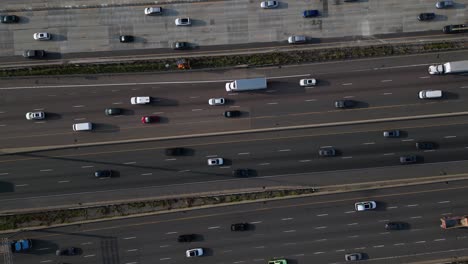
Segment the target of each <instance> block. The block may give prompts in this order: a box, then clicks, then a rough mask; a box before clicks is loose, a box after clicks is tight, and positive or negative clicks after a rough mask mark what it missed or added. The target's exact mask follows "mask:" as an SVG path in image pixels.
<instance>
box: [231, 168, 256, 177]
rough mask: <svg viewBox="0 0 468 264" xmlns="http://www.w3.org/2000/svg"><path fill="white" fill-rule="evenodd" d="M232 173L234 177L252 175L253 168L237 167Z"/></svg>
mask: <svg viewBox="0 0 468 264" xmlns="http://www.w3.org/2000/svg"><path fill="white" fill-rule="evenodd" d="M232 175H233V176H235V177H249V176H252V175H253V170H251V169H237V170H234V171H232Z"/></svg>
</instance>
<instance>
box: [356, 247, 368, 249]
mask: <svg viewBox="0 0 468 264" xmlns="http://www.w3.org/2000/svg"><path fill="white" fill-rule="evenodd" d="M354 249H356V250H363V249H366V247H358V248H354Z"/></svg>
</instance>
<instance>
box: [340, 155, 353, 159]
mask: <svg viewBox="0 0 468 264" xmlns="http://www.w3.org/2000/svg"><path fill="white" fill-rule="evenodd" d="M341 158H342V159H352V158H353V156H346V157H341Z"/></svg>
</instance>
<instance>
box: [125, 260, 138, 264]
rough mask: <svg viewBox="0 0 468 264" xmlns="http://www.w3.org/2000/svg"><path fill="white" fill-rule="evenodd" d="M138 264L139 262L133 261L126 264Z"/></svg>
mask: <svg viewBox="0 0 468 264" xmlns="http://www.w3.org/2000/svg"><path fill="white" fill-rule="evenodd" d="M137 263H138V262H135V261H133V262H127V263H125V264H137Z"/></svg>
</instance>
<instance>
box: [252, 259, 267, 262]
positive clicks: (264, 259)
mask: <svg viewBox="0 0 468 264" xmlns="http://www.w3.org/2000/svg"><path fill="white" fill-rule="evenodd" d="M254 261H257V262H258V261H265V259H254Z"/></svg>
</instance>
